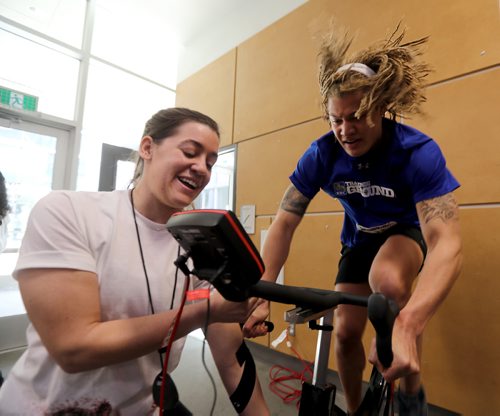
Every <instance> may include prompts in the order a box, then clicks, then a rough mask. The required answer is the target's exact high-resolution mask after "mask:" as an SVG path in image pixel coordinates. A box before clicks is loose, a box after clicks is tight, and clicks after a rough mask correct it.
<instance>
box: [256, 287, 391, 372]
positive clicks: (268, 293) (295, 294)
mask: <svg viewBox="0 0 500 416" xmlns="http://www.w3.org/2000/svg"><path fill="white" fill-rule="evenodd" d="M248 295H249V296H255V297H260V298H263V299H266V300H270V301H273V302H278V303H285V304H294V305H296V306H298V307H302V308H309V309H312V310H316V311H324V310H328V309H334V308H336V307H337V306H338V305H357V306H364V307H367V308H368V317H369V319H370V321H371V323H372V325H373V327H374V328H375V332H376V347H377V355H378V357H379V360H380V362H381V364H382V365H383V366H384V367H386V368H387V367H389V366H390V365H391V363H392V359H393V353H392V328H393V325H394V321H395V320H396V317H397V315H398V314H399V308H398V306H397V304H396V303H395V302H394V301H392V300H390V299H387V298H386V297H385V296H384V295H382V294H381V293H373V294H371V295H370V296H369V297H366V296H357V295H353V294H350V293H345V292H338V291H332V290H324V289H315V288H309V287H298V286H285V285H280V284H278V283H272V282H267V281H263V280H261V281H259V282H257V283H255V284H254V285H253V286H250V287H249V288H248Z"/></svg>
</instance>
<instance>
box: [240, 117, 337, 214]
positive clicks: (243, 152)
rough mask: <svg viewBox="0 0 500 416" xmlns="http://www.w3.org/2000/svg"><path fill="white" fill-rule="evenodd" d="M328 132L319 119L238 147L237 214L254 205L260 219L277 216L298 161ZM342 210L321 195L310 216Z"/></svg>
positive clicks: (326, 126) (315, 199)
mask: <svg viewBox="0 0 500 416" xmlns="http://www.w3.org/2000/svg"><path fill="white" fill-rule="evenodd" d="M327 131H328V124H327V123H326V122H325V121H323V120H321V119H320V120H314V121H311V122H309V123H304V124H300V125H298V126H294V127H290V128H288V129H284V130H280V131H278V132H275V133H271V134H269V135H266V136H262V137H259V138H257V139H253V140H247V141H245V142H241V143H238V152H237V155H238V156H237V165H236V166H237V169H236V206H237V210H239V207H240V206H241V205H246V204H255V205H256V212H257V215H274V214H276V211H277V210H278V208H279V204H280V201H281V198H282V197H283V193H284V192H285V190H286V189H287V188H288V185H290V180H289V179H288V177H289V176H290V174H291V173H292V172H293V170H294V169H295V166H296V165H297V161H298V159H299V158H300V156H301V155H302V154H303V153H304V152H305V151H306V149H307V148H308V147H309V145H310V144H311V142H312V141H313V140H315V139H316V138H318V137H320V136H321V135H322V134H324V133H326V132H327ZM341 209H342V208H341V205H340V203H339V202H337V201H334V200H333V199H332V198H330V197H329V196H327V195H326V194H325V193H324V192H321V193H320V194H318V196H317V197H316V198H314V199H313V202H312V203H311V205H310V206H309V208H308V212H320V211H339V210H341Z"/></svg>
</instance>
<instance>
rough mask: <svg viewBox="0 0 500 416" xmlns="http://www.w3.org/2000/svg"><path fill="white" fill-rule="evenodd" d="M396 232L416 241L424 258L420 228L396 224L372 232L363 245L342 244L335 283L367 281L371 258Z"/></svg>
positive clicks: (424, 249) (424, 251) (425, 250)
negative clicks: (376, 232)
mask: <svg viewBox="0 0 500 416" xmlns="http://www.w3.org/2000/svg"><path fill="white" fill-rule="evenodd" d="M396 234H398V235H405V236H407V237H410V238H411V239H412V240H414V241H416V242H417V243H418V245H419V246H420V248H421V249H422V253H423V254H424V258H425V255H426V254H427V246H426V244H425V241H424V237H423V236H422V232H421V231H420V228H418V227H414V226H408V225H399V224H398V225H396V226H394V227H391V228H389V229H388V230H387V231H385V232H383V233H380V234H374V235H373V237H371V238H370V241H369V242H367V243H364V244H363V245H360V246H357V247H347V246H346V245H342V251H341V252H340V254H341V257H340V260H339V271H338V274H337V279H336V281H335V283H367V282H368V274H369V273H370V268H371V267H372V263H373V259H374V258H375V256H376V255H377V253H378V251H379V250H380V247H381V246H382V244H384V243H385V241H386V240H387V239H388V238H389V237H390V236H391V235H396Z"/></svg>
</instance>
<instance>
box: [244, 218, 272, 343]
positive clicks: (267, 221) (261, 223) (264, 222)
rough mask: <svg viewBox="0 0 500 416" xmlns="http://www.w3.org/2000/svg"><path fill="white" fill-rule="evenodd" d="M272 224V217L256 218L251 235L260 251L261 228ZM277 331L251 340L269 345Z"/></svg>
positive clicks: (266, 227) (264, 228) (265, 228)
mask: <svg viewBox="0 0 500 416" xmlns="http://www.w3.org/2000/svg"><path fill="white" fill-rule="evenodd" d="M270 225H271V217H260V218H256V220H255V233H254V234H252V235H250V239H251V240H252V243H253V244H254V245H255V247H256V248H257V250H259V251H260V247H261V239H260V236H261V230H267V229H268V228H269V226H270ZM275 333H276V331H274V332H273V333H272V334H268V335H265V336H262V337H258V338H252V339H251V340H250V341H251V342H255V343H257V344H260V345H264V346H266V347H269V345H270V339H271V337H272V336H274V334H275Z"/></svg>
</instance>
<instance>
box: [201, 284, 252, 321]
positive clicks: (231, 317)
mask: <svg viewBox="0 0 500 416" xmlns="http://www.w3.org/2000/svg"><path fill="white" fill-rule="evenodd" d="M258 302H259V299H258V298H248V299H246V300H244V301H242V302H231V301H229V300H226V299H224V298H223V297H222V295H221V294H220V293H219V292H218V291H217V290H214V291H213V292H212V294H211V296H210V323H213V322H237V323H240V322H245V321H246V320H247V319H248V317H249V316H250V315H251V314H252V312H253V311H254V309H255V308H256V307H257V306H258Z"/></svg>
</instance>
